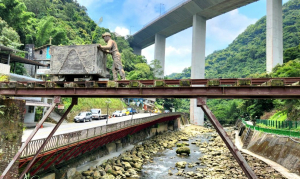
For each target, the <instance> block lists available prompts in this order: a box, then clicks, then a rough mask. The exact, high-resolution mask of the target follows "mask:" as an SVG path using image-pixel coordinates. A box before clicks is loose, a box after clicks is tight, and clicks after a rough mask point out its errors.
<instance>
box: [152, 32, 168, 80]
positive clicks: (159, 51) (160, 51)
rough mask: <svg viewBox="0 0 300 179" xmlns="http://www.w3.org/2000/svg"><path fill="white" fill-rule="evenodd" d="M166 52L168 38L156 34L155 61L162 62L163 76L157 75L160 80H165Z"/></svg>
mask: <svg viewBox="0 0 300 179" xmlns="http://www.w3.org/2000/svg"><path fill="white" fill-rule="evenodd" d="M165 51H166V37H165V36H163V35H161V34H155V47H154V59H155V60H158V61H159V62H160V66H161V67H162V68H161V70H162V74H156V76H157V77H158V78H161V79H163V78H164V74H165Z"/></svg>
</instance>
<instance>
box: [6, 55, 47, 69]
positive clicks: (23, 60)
mask: <svg viewBox="0 0 300 179" xmlns="http://www.w3.org/2000/svg"><path fill="white" fill-rule="evenodd" d="M0 58H1V59H4V60H5V61H7V60H8V54H0ZM10 62H19V63H25V64H30V65H35V66H44V67H47V66H48V65H44V64H41V63H39V62H36V61H33V60H28V59H26V58H23V57H19V56H17V55H14V54H11V55H10Z"/></svg>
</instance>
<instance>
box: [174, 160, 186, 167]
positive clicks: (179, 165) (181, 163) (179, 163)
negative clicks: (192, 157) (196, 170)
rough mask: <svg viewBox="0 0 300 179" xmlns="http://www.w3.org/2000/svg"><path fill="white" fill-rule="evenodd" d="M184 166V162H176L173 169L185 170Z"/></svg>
mask: <svg viewBox="0 0 300 179" xmlns="http://www.w3.org/2000/svg"><path fill="white" fill-rule="evenodd" d="M186 164H187V163H186V162H185V161H181V162H177V163H176V164H175V167H177V168H185V166H186Z"/></svg>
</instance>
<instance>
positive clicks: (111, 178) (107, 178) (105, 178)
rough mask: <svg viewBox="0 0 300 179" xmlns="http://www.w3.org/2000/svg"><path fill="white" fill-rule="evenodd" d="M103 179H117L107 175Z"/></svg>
mask: <svg viewBox="0 0 300 179" xmlns="http://www.w3.org/2000/svg"><path fill="white" fill-rule="evenodd" d="M102 179H115V177H114V176H113V175H112V174H106V175H104V176H103V177H102Z"/></svg>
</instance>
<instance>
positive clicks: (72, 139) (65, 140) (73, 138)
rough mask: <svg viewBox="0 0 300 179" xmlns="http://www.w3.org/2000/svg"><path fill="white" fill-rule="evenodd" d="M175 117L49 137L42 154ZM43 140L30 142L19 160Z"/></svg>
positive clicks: (150, 118)
mask: <svg viewBox="0 0 300 179" xmlns="http://www.w3.org/2000/svg"><path fill="white" fill-rule="evenodd" d="M176 115H181V113H168V114H160V115H155V116H149V117H145V118H138V119H132V120H128V121H122V122H118V123H112V124H108V125H105V126H98V127H94V128H89V129H84V130H80V131H76V132H71V133H67V134H60V135H55V136H53V137H51V139H50V140H49V141H48V143H47V145H46V146H45V147H44V150H43V152H47V151H50V150H53V149H57V148H59V147H63V146H66V145H70V144H73V143H77V142H80V141H84V140H87V139H90V138H93V137H96V136H100V135H103V134H106V133H110V132H114V131H118V130H120V129H124V128H128V127H132V126H136V125H140V124H143V123H148V122H152V121H155V120H158V119H161V118H163V117H169V116H176ZM44 140H45V139H44V138H43V139H37V140H32V141H30V142H29V144H28V145H27V147H26V148H25V150H24V151H23V153H22V154H21V158H26V157H30V156H33V155H34V154H35V153H36V152H37V150H38V149H39V148H40V147H41V145H42V144H43V142H44Z"/></svg>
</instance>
